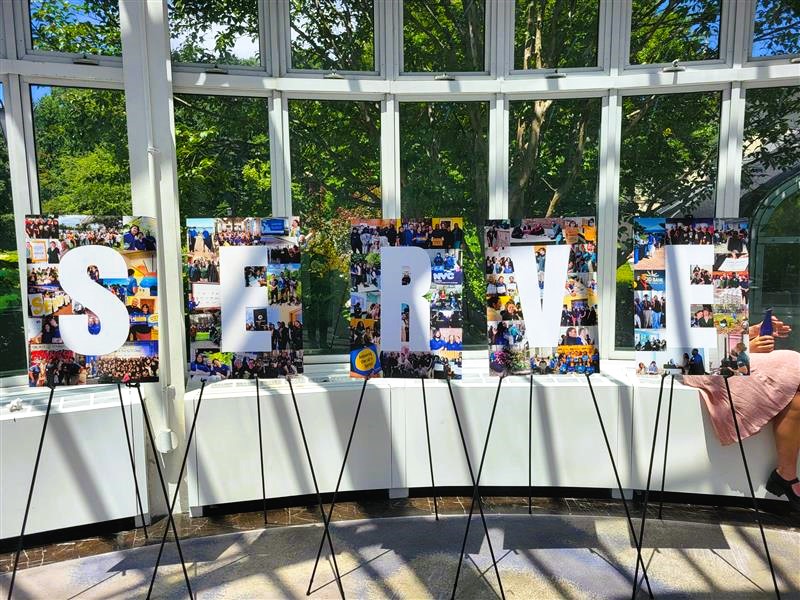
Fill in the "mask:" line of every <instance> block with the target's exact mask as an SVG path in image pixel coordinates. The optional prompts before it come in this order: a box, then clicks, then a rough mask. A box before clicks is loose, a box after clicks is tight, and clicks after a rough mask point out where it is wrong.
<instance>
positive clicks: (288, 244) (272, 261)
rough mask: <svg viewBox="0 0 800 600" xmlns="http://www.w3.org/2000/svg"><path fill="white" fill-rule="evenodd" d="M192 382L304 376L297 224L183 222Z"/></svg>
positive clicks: (283, 221)
mask: <svg viewBox="0 0 800 600" xmlns="http://www.w3.org/2000/svg"><path fill="white" fill-rule="evenodd" d="M186 236H187V239H186V243H187V249H188V252H187V254H186V262H185V264H184V270H185V273H186V279H187V281H188V285H189V288H188V290H187V294H188V295H187V311H188V324H187V327H188V334H189V335H188V343H189V366H188V373H189V381H190V382H194V383H199V382H201V381H206V382H207V383H212V382H215V381H221V380H223V379H253V378H256V377H258V378H262V379H269V378H276V377H286V376H290V375H296V374H298V373H302V372H303V307H302V284H301V281H300V246H301V244H302V243H303V234H302V233H301V231H300V221H299V220H298V219H297V218H295V217H285V218H282V217H221V218H189V219H187V220H186Z"/></svg>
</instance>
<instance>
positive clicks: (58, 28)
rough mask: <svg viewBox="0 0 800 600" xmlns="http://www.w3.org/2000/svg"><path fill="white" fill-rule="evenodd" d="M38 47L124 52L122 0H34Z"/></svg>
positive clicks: (33, 29) (32, 8)
mask: <svg viewBox="0 0 800 600" xmlns="http://www.w3.org/2000/svg"><path fill="white" fill-rule="evenodd" d="M30 11H31V12H30V14H31V39H32V41H33V47H34V49H36V50H50V51H55V52H72V53H77V54H83V53H85V54H95V55H104V56H121V55H122V40H121V39H120V29H119V0H31V3H30Z"/></svg>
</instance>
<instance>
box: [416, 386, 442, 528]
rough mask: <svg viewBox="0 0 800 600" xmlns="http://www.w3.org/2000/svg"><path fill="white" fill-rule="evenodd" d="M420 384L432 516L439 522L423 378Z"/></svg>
mask: <svg viewBox="0 0 800 600" xmlns="http://www.w3.org/2000/svg"><path fill="white" fill-rule="evenodd" d="M420 381H421V382H422V409H423V410H424V411H425V437H426V438H427V439H428V464H429V465H430V467H431V488H432V489H433V514H434V515H436V520H437V521H438V520H439V505H438V504H437V503H436V482H435V481H434V479H433V453H432V452H431V430H430V427H429V426H428V399H427V398H426V397H425V378H424V377H423V378H420Z"/></svg>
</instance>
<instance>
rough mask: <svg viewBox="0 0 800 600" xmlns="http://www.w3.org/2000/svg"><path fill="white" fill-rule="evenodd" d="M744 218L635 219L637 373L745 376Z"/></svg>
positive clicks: (746, 267) (747, 284) (746, 280)
mask: <svg viewBox="0 0 800 600" xmlns="http://www.w3.org/2000/svg"><path fill="white" fill-rule="evenodd" d="M749 232H750V230H749V224H748V221H747V219H738V218H737V219H713V218H708V219H690V218H687V219H672V218H662V217H639V218H636V219H635V220H634V248H633V273H634V276H633V296H634V297H633V315H632V319H633V326H634V349H635V351H636V364H637V374H639V375H660V374H663V373H665V372H666V373H670V374H688V375H699V374H703V373H710V374H736V375H748V374H749V364H748V366H745V365H744V364H743V363H744V362H745V360H746V359H747V351H746V348H747V344H748V326H749V308H748V304H749V294H750V272H749V249H750V236H749Z"/></svg>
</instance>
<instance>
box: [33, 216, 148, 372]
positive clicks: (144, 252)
mask: <svg viewBox="0 0 800 600" xmlns="http://www.w3.org/2000/svg"><path fill="white" fill-rule="evenodd" d="M155 235H156V224H155V219H153V218H150V217H125V216H85V215H27V216H26V217H25V251H26V262H27V327H26V331H27V332H28V349H29V361H28V384H29V385H30V386H31V387H38V386H48V387H50V386H66V385H83V384H92V383H136V382H154V381H158V283H157V281H158V280H157V274H156V270H157V261H156V238H155ZM93 245H95V246H104V247H107V248H111V249H113V250H115V251H117V252H118V253H119V254H120V255H121V256H122V257H123V258H124V261H125V265H126V266H127V276H126V277H124V278H114V279H109V278H105V279H104V278H101V277H100V273H99V270H98V267H97V266H95V265H90V266H89V267H88V268H87V275H88V278H89V279H90V280H91V282H94V283H95V284H98V285H101V286H103V287H104V288H106V289H107V290H109V291H110V292H111V293H113V295H114V296H116V298H117V299H118V300H119V301H120V302H122V304H124V306H125V309H126V310H127V313H128V336H127V341H125V343H124V344H123V345H122V346H121V347H120V348H119V349H118V350H116V351H114V352H113V353H110V354H104V355H100V356H92V355H86V354H78V353H77V352H74V351H73V350H71V349H69V348H68V347H67V346H66V344H65V343H64V340H63V339H62V336H61V328H60V325H59V320H60V319H61V317H63V316H65V315H86V317H87V322H88V331H89V333H90V334H93V335H96V334H98V333H99V332H100V331H101V328H102V327H103V326H104V324H103V323H101V321H100V319H99V318H98V316H97V315H96V314H94V313H93V312H92V311H91V310H90V309H88V308H86V307H84V306H83V305H82V304H80V303H79V302H78V301H77V300H73V299H72V298H71V297H70V295H69V294H68V293H67V292H65V291H64V289H63V287H62V282H61V278H60V271H59V268H60V264H61V262H62V259H63V258H64V256H65V255H66V254H67V253H68V252H69V251H70V250H73V249H76V248H80V247H84V246H93ZM123 315H124V313H123Z"/></svg>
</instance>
